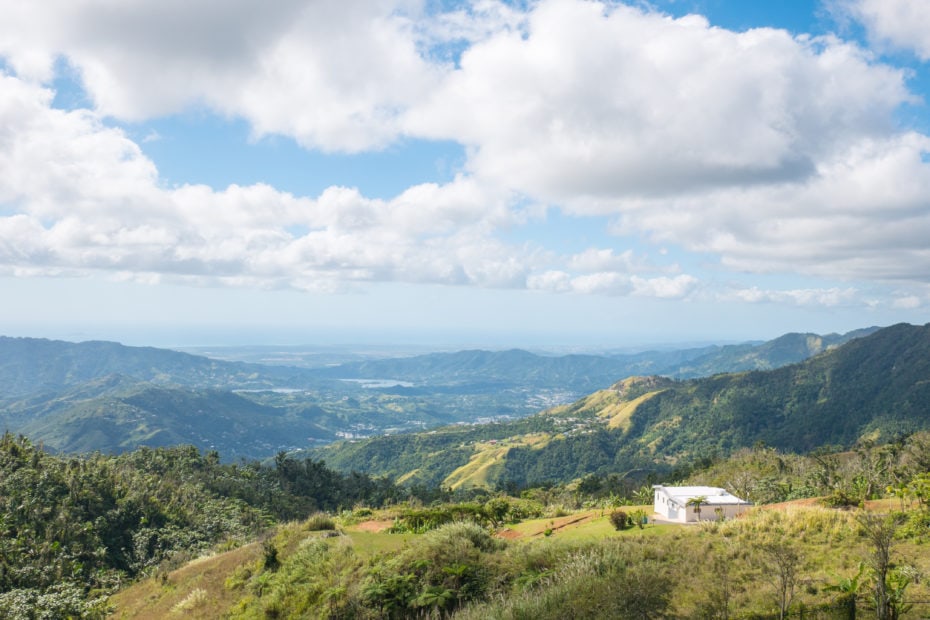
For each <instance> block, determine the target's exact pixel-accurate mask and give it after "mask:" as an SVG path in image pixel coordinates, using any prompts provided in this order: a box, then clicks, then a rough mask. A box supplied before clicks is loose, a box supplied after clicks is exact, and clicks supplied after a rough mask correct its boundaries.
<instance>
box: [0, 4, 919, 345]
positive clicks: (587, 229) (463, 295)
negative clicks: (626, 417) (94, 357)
mask: <svg viewBox="0 0 930 620" xmlns="http://www.w3.org/2000/svg"><path fill="white" fill-rule="evenodd" d="M4 15H5V19H4V21H3V23H2V24H0V299H2V303H0V333H4V334H9V335H31V336H48V337H58V338H66V339H71V340H82V339H88V338H104V339H116V340H121V341H124V342H128V343H133V344H153V345H198V344H210V345H214V344H246V343H293V344H313V343H315V342H319V343H321V344H333V343H364V342H380V343H399V344H403V343H411V344H417V345H424V344H425V345H430V344H436V345H445V346H448V345H459V344H460V345H462V346H488V347H507V346H531V345H532V346H546V345H551V346H582V347H623V346H641V345H655V344H662V343H680V342H707V341H736V340H745V339H764V338H771V337H775V336H777V335H780V334H782V333H785V332H788V331H814V332H820V333H826V332H832V331H847V330H850V329H855V328H858V327H864V326H868V325H888V324H892V323H896V322H901V321H906V322H911V323H926V322H927V321H928V318H927V314H928V313H927V308H928V304H930V286H928V285H930V244H928V243H927V241H926V240H927V239H930V155H928V154H930V122H928V121H930V113H928V109H927V101H928V94H930V71H928V62H930V35H928V34H927V33H928V32H930V4H928V3H926V2H921V1H919V0H793V1H791V2H744V1H735V0H653V1H651V2H645V1H639V2H632V1H631V2H614V3H609V2H595V1H590V0H540V1H538V2H497V1H494V0H480V1H476V2H432V1H431V2H424V1H421V0H350V1H347V2H341V3H320V2H308V1H306V0H281V1H280V2H276V3H274V4H273V5H271V6H270V7H269V5H267V3H258V2H255V1H254V0H223V1H220V0H197V1H194V2H181V1H180V0H160V1H157V2H156V1H155V0H133V1H131V2H125V3H121V4H119V5H113V4H112V3H110V2H105V1H104V0H49V2H46V3H42V6H41V7H40V6H38V5H35V6H32V5H30V4H23V3H12V4H11V6H6V7H4Z"/></svg>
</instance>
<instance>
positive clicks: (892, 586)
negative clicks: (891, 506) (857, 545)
mask: <svg viewBox="0 0 930 620" xmlns="http://www.w3.org/2000/svg"><path fill="white" fill-rule="evenodd" d="M856 520H857V521H858V522H859V525H861V526H862V529H863V531H864V532H865V535H866V538H867V539H868V541H869V543H870V544H871V549H870V551H869V555H868V556H867V557H866V560H865V563H866V565H867V566H868V567H869V570H870V572H871V576H872V602H873V603H874V604H875V617H876V618H878V620H897V618H898V617H899V616H900V614H901V613H902V612H903V611H904V610H905V609H904V608H905V604H904V590H905V589H906V588H907V586H908V585H909V584H910V580H909V579H907V578H906V576H904V575H902V574H900V573H898V572H896V571H893V565H892V561H891V551H892V547H893V546H894V536H895V532H896V531H897V529H898V519H897V517H896V516H895V515H889V516H883V515H876V514H871V513H868V512H861V513H859V514H858V515H857V516H856Z"/></svg>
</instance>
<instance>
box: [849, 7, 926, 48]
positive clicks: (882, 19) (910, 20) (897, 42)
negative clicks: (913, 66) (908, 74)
mask: <svg viewBox="0 0 930 620" xmlns="http://www.w3.org/2000/svg"><path fill="white" fill-rule="evenodd" d="M843 5H844V8H845V9H846V10H847V11H849V12H850V13H851V14H852V16H853V17H855V18H856V19H857V20H859V21H861V22H862V24H863V25H864V26H865V27H866V30H867V31H868V33H869V36H870V37H871V38H872V39H873V40H875V41H876V42H878V43H879V44H885V45H891V46H893V47H895V48H898V49H909V50H912V51H913V52H914V53H915V54H917V56H918V57H919V58H921V59H922V60H930V3H927V2H924V1H922V0H847V1H846V2H844V3H843Z"/></svg>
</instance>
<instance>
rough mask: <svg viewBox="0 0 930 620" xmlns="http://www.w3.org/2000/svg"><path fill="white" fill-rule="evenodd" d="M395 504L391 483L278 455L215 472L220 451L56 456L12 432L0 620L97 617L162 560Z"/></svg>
mask: <svg viewBox="0 0 930 620" xmlns="http://www.w3.org/2000/svg"><path fill="white" fill-rule="evenodd" d="M400 497H401V495H400V493H399V490H398V489H397V487H395V486H394V485H393V484H392V483H391V482H389V481H387V480H384V479H380V480H375V479H371V478H369V477H368V476H364V475H361V474H350V475H342V474H337V473H335V472H333V471H331V470H329V469H327V468H326V467H325V466H324V465H323V464H322V463H320V462H316V461H312V460H309V459H307V460H302V461H298V460H295V459H291V458H288V457H286V456H285V455H283V454H281V455H279V457H278V458H277V459H276V466H275V467H273V468H272V467H262V466H260V465H258V464H257V463H242V464H236V465H227V464H221V463H220V462H219V455H218V454H216V453H215V452H214V453H209V454H206V455H203V454H201V453H200V452H199V451H198V450H197V449H196V448H193V447H189V446H188V447H177V448H162V449H149V448H143V449H140V450H138V451H135V452H131V453H127V454H124V455H121V456H104V455H101V454H92V455H89V456H85V457H59V456H54V455H50V454H48V453H46V452H44V451H43V450H41V449H40V448H38V447H36V446H34V445H32V444H31V443H30V442H29V441H28V440H26V439H24V438H22V437H14V436H12V435H10V434H9V433H7V434H4V435H2V436H0V617H5V618H30V617H42V618H44V617H49V618H63V617H66V616H68V615H69V614H71V615H95V614H97V613H98V612H101V611H102V610H103V609H104V607H105V605H104V601H105V599H104V598H103V594H104V593H106V592H108V591H110V590H112V589H113V588H115V587H117V586H119V585H120V584H121V583H123V582H124V581H125V580H127V579H131V578H133V577H135V576H138V575H140V574H145V573H147V572H150V571H153V570H157V569H158V567H159V566H160V565H162V564H163V563H165V562H172V561H174V562H177V561H178V557H180V558H182V559H183V558H185V557H187V558H190V557H192V556H196V555H197V554H199V553H201V552H203V551H204V550H206V549H209V548H212V547H213V546H214V545H216V544H219V543H222V544H225V545H227V546H229V545H232V546H234V545H239V544H242V543H244V542H246V541H248V540H251V539H252V538H254V537H255V536H257V535H258V534H259V533H260V532H262V531H264V530H265V529H266V528H267V527H269V526H270V525H271V524H273V523H275V522H278V521H282V520H287V519H294V518H297V517H301V518H303V517H306V516H307V515H308V514H310V513H312V512H314V511H317V510H329V511H334V510H338V509H339V508H341V507H347V506H352V505H354V504H356V503H365V504H368V505H371V506H380V505H383V504H384V503H386V502H390V501H396V500H397V499H399V498H400ZM179 554H180V556H179ZM25 610H31V611H29V613H27V612H26V611H25Z"/></svg>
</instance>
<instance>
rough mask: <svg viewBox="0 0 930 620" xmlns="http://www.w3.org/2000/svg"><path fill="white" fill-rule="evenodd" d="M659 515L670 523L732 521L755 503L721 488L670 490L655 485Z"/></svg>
mask: <svg viewBox="0 0 930 620" xmlns="http://www.w3.org/2000/svg"><path fill="white" fill-rule="evenodd" d="M652 488H653V490H654V491H655V505H654V509H655V512H656V514H658V515H659V517H661V518H662V519H666V520H668V521H678V522H680V523H691V522H694V521H718V520H720V519H732V518H733V517H735V516H737V515H739V514H741V513H743V512H745V511H746V510H747V509H748V508H749V507H750V506H752V504H750V503H749V502H747V501H745V500H742V499H740V498H738V497H736V496H735V495H733V494H731V493H730V492H728V491H727V490H726V489H721V488H719V487H667V486H663V485H661V484H654V485H652Z"/></svg>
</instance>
